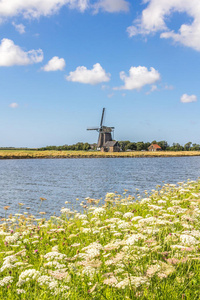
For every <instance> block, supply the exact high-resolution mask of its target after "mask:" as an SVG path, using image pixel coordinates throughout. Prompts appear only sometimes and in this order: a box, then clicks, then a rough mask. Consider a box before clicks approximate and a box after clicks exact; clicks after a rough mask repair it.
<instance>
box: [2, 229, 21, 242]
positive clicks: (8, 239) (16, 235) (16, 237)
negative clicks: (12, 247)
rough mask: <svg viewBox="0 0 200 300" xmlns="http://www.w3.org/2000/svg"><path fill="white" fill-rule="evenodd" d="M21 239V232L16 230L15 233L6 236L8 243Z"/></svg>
mask: <svg viewBox="0 0 200 300" xmlns="http://www.w3.org/2000/svg"><path fill="white" fill-rule="evenodd" d="M18 239H19V233H18V232H16V233H14V234H13V235H8V236H6V237H5V242H6V243H8V244H13V243H15V242H16V241H18Z"/></svg>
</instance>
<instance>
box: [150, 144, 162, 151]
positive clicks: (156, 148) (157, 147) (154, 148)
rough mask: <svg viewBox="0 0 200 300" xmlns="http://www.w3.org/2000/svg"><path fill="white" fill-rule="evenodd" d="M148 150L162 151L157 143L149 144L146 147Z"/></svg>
mask: <svg viewBox="0 0 200 300" xmlns="http://www.w3.org/2000/svg"><path fill="white" fill-rule="evenodd" d="M148 150H149V151H162V148H161V147H160V146H159V145H158V144H151V145H150V146H149V147H148Z"/></svg>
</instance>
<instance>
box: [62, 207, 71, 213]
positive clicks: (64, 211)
mask: <svg viewBox="0 0 200 300" xmlns="http://www.w3.org/2000/svg"><path fill="white" fill-rule="evenodd" d="M60 212H61V213H62V214H73V212H72V211H71V210H70V209H69V208H65V207H64V208H62V209H61V210H60Z"/></svg>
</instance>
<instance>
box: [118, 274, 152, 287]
mask: <svg viewBox="0 0 200 300" xmlns="http://www.w3.org/2000/svg"><path fill="white" fill-rule="evenodd" d="M147 282H148V278H147V277H133V276H130V278H129V277H127V278H125V279H124V280H122V281H120V282H119V283H117V284H116V287H117V288H119V289H125V287H126V286H128V285H130V284H131V285H134V286H135V287H139V286H140V285H142V284H145V283H147Z"/></svg>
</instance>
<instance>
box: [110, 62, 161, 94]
mask: <svg viewBox="0 0 200 300" xmlns="http://www.w3.org/2000/svg"><path fill="white" fill-rule="evenodd" d="M120 78H121V80H123V81H124V86H121V87H117V88H114V89H118V90H134V89H136V90H139V89H141V88H142V87H143V86H145V85H147V84H153V83H155V82H156V81H158V80H159V79H160V74H159V72H158V71H157V70H155V69H154V68H152V67H151V68H150V71H148V69H147V68H146V67H142V66H139V67H131V68H130V70H129V76H127V75H126V74H125V72H124V71H122V72H120Z"/></svg>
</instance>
